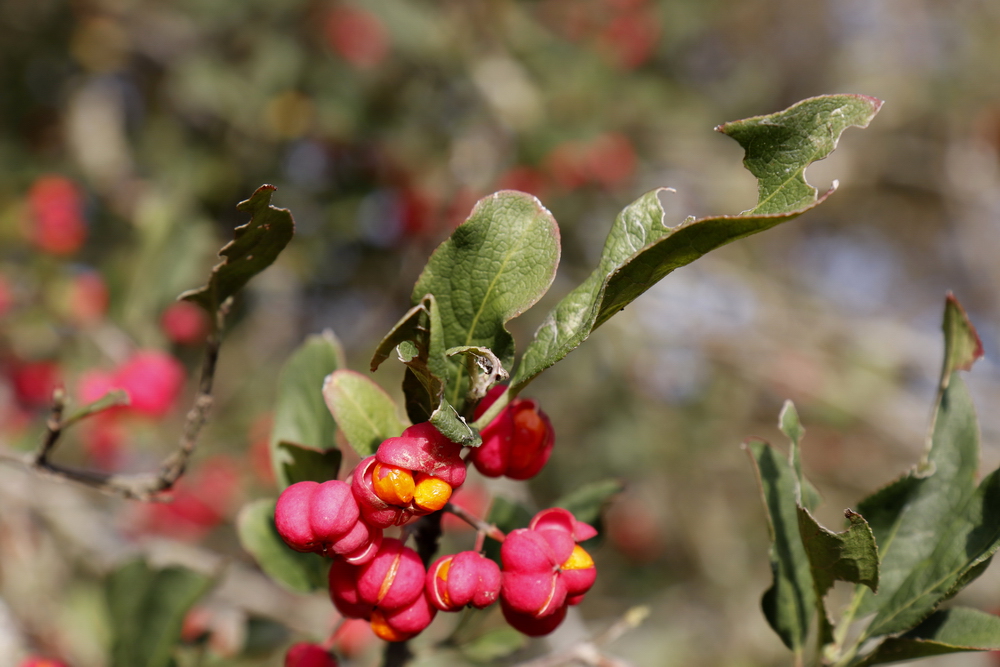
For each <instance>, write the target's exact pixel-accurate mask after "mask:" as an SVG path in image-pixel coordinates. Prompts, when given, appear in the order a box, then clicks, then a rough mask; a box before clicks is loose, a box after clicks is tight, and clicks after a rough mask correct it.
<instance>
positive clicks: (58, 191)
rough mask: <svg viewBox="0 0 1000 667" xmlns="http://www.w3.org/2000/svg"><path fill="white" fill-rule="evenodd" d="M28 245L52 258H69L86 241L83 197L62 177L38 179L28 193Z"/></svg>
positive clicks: (74, 186) (69, 181)
mask: <svg viewBox="0 0 1000 667" xmlns="http://www.w3.org/2000/svg"><path fill="white" fill-rule="evenodd" d="M28 209H29V213H30V216H31V232H30V233H31V241H32V242H33V243H34V244H35V245H36V246H37V247H38V248H39V249H41V250H43V251H45V252H48V253H52V254H53V255H71V254H73V253H74V252H76V251H77V250H78V249H79V248H80V246H81V245H83V242H84V240H85V239H86V237H87V226H86V223H85V222H84V219H83V212H82V197H81V194H80V191H79V188H78V187H77V186H76V184H75V183H74V182H73V181H71V180H69V179H68V178H66V177H64V176H58V175H50V176H41V177H39V178H38V179H36V180H35V182H34V184H32V186H31V189H30V190H28Z"/></svg>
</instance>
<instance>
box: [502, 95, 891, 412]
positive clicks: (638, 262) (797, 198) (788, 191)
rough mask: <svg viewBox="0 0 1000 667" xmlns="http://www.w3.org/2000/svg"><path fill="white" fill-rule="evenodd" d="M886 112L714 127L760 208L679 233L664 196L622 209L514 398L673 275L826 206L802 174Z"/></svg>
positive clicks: (860, 110)
mask: <svg viewBox="0 0 1000 667" xmlns="http://www.w3.org/2000/svg"><path fill="white" fill-rule="evenodd" d="M881 105H882V102H881V101H880V100H877V99H875V98H872V97H866V96H863V95H827V96H822V97H814V98H810V99H807V100H803V101H801V102H799V103H798V104H795V105H793V106H791V107H789V108H788V109H786V110H784V111H780V112H778V113H774V114H770V115H768V116H757V117H755V118H749V119H746V120H741V121H735V122H732V123H726V124H725V125H721V126H720V127H718V128H716V129H718V130H719V131H720V132H722V133H724V134H727V135H729V136H731V137H733V138H734V139H736V140H737V141H738V142H739V143H740V145H742V146H743V148H744V149H745V151H746V157H745V158H744V161H743V162H744V164H745V165H746V167H747V168H748V169H749V170H750V171H751V172H752V173H753V174H754V176H756V177H757V180H758V202H757V206H756V207H755V208H753V209H751V210H749V211H746V212H744V213H742V214H740V215H724V216H715V217H707V218H698V219H695V218H689V219H687V220H685V221H684V222H682V223H681V224H679V225H677V226H675V227H669V226H667V224H666V223H665V222H664V211H663V207H662V205H661V204H660V201H659V199H658V196H659V194H660V193H662V192H668V191H670V190H668V189H659V190H654V191H652V192H648V193H646V194H644V195H643V196H642V197H640V198H639V199H637V200H636V201H634V202H632V203H631V204H629V205H628V206H627V207H625V209H624V210H622V212H621V213H620V214H619V215H618V217H617V218H616V219H615V222H614V224H613V226H612V228H611V232H610V233H609V234H608V238H607V241H606V242H605V245H604V250H603V252H602V254H601V259H600V262H599V264H598V267H597V268H596V269H595V270H594V272H593V273H592V274H591V275H590V276H589V277H588V278H587V279H586V280H585V281H584V282H583V283H582V284H581V285H580V286H579V287H577V288H576V289H574V290H573V291H572V292H570V293H569V294H568V295H567V296H566V297H565V298H563V300H562V301H560V302H559V303H558V304H557V305H556V307H555V308H554V309H553V310H552V311H551V312H550V313H549V314H548V315H547V317H546V319H545V321H544V322H543V323H542V325H541V326H540V327H539V329H538V331H537V332H536V334H535V338H534V340H533V341H532V342H531V344H530V345H529V346H528V349H527V350H526V351H525V353H524V356H523V358H522V360H521V363H520V365H519V366H518V368H517V369H516V371H515V372H514V374H513V378H512V380H511V389H512V392H513V393H514V394H517V393H518V392H519V391H520V390H521V389H523V388H524V386H525V385H527V384H528V383H529V382H531V381H532V380H533V379H534V378H535V377H536V376H537V375H538V374H539V373H541V372H542V371H544V370H545V369H546V368H548V367H550V366H552V365H553V364H555V363H556V362H557V361H559V360H560V359H562V358H563V357H565V356H566V355H567V354H569V353H570V352H571V351H572V350H574V349H575V348H576V347H577V346H579V345H580V344H581V343H582V342H583V341H584V340H586V339H587V338H588V337H589V336H590V334H591V332H592V331H593V330H594V329H596V328H597V327H599V326H600V325H601V324H603V323H604V322H606V321H607V320H608V319H610V318H611V317H612V316H613V315H614V314H615V313H617V312H619V311H620V310H622V309H623V308H625V306H627V305H628V304H630V303H631V302H632V301H633V300H635V299H636V298H637V297H639V296H640V295H641V294H642V293H644V292H645V291H646V290H648V289H649V288H650V287H652V286H653V285H654V284H656V283H657V282H658V281H659V280H661V279H662V278H664V277H665V276H666V275H667V274H669V273H670V272H672V271H673V270H674V269H677V268H679V267H681V266H684V265H686V264H689V263H691V262H693V261H694V260H696V259H698V258H699V257H701V256H702V255H704V254H706V253H708V252H710V251H711V250H714V249H716V248H718V247H720V246H723V245H725V244H727V243H730V242H732V241H735V240H737V239H741V238H744V237H746V236H750V235H752V234H756V233H758V232H762V231H764V230H766V229H770V228H771V227H774V226H775V225H778V224H781V223H783V222H786V221H788V220H792V219H793V218H795V217H797V216H799V215H801V214H802V213H805V212H806V211H808V210H810V209H812V208H814V207H815V206H817V205H818V204H820V203H821V202H822V201H823V200H824V199H826V197H827V196H829V194H830V193H831V192H832V191H833V189H832V188H831V190H830V191H829V192H827V193H826V194H824V195H822V196H819V195H818V193H817V191H816V189H815V188H814V187H813V186H811V185H809V184H808V183H807V182H806V181H805V178H804V173H805V169H806V167H808V166H809V165H810V164H812V163H813V162H815V161H816V160H821V159H823V158H824V157H826V156H827V155H829V154H830V152H832V151H833V149H834V148H835V147H836V145H837V142H838V140H839V138H840V135H841V133H842V132H843V131H844V130H846V129H847V128H848V127H867V125H868V123H869V122H870V121H871V119H872V118H873V117H874V116H875V114H876V113H878V110H879V108H880V107H881ZM835 185H836V184H835Z"/></svg>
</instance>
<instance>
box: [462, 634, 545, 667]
mask: <svg viewBox="0 0 1000 667" xmlns="http://www.w3.org/2000/svg"><path fill="white" fill-rule="evenodd" d="M527 641H528V638H527V637H526V636H525V635H523V634H521V633H520V632H518V631H517V630H515V629H514V628H512V627H510V626H504V627H502V628H497V629H496V630H491V631H489V632H487V633H486V634H484V635H480V636H479V637H476V638H475V639H471V640H469V641H467V642H463V643H462V645H461V647H460V650H461V652H462V656H463V657H465V658H466V659H468V660H471V661H472V662H479V663H491V662H493V661H495V660H499V659H500V658H504V657H506V656H508V655H510V654H511V653H513V652H514V651H516V650H518V649H519V648H521V647H523V646H524V645H525V643H527Z"/></svg>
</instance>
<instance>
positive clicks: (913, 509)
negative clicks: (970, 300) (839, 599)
mask: <svg viewBox="0 0 1000 667" xmlns="http://www.w3.org/2000/svg"><path fill="white" fill-rule="evenodd" d="M943 328H944V334H945V362H944V365H943V367H944V369H945V370H947V369H949V368H951V369H953V370H952V371H951V374H950V375H949V377H948V378H943V379H942V381H941V386H940V389H939V393H938V399H937V405H936V408H935V412H934V416H933V418H932V419H933V425H932V429H931V434H930V443H929V448H928V451H927V453H926V454H925V456H924V458H923V460H922V461H921V462H920V464H919V465H918V466H917V467H916V468H915V469H914V470H912V471H910V472H909V473H908V474H907V475H906V476H904V477H903V478H901V479H899V480H897V481H896V482H894V483H893V484H891V485H889V486H888V487H886V488H884V489H882V490H880V491H878V492H876V493H875V494H874V495H872V496H870V497H869V498H866V499H865V500H863V501H862V502H861V503H860V504H859V505H858V511H859V512H860V513H861V514H862V515H863V516H864V517H865V518H866V519H867V520H868V523H869V525H870V526H871V528H872V531H873V532H874V534H875V540H876V542H877V543H878V545H879V553H880V556H881V558H882V566H881V580H880V586H881V593H880V594H879V596H878V597H872V596H870V595H868V594H867V593H866V592H865V591H858V592H857V594H858V595H859V596H861V598H862V600H861V603H860V604H859V606H858V616H859V617H860V616H864V615H868V614H870V613H871V612H873V611H876V610H882V611H886V612H887V613H890V614H891V613H892V610H889V609H888V608H887V605H890V604H901V603H900V602H897V603H891V602H890V601H891V600H892V599H893V596H894V595H895V594H896V592H897V590H898V589H899V587H900V586H901V585H902V584H903V581H904V580H906V579H907V578H908V577H910V576H911V573H913V572H914V569H915V568H917V567H918V566H919V565H920V564H921V563H923V562H924V561H925V560H926V559H927V558H929V557H930V555H931V553H932V551H933V549H934V548H935V546H936V542H937V540H936V539H934V538H928V536H940V535H942V534H943V533H944V532H945V531H947V530H949V529H950V528H951V525H952V523H953V521H954V519H955V517H956V515H957V513H958V512H959V510H960V508H961V507H962V506H963V505H964V504H965V503H966V501H967V499H968V498H969V496H970V495H971V494H972V493H973V490H974V489H975V478H976V475H977V471H978V468H979V426H978V424H977V421H976V414H975V408H974V406H973V404H972V399H971V398H970V396H969V394H968V390H967V389H966V388H965V384H964V383H963V382H962V379H961V377H960V374H959V370H960V369H962V368H963V367H965V366H966V363H965V362H968V363H971V362H972V361H974V360H975V358H976V357H975V354H963V353H957V352H956V350H961V349H965V350H974V349H975V348H976V345H974V344H971V343H972V341H977V342H978V336H977V335H976V333H975V329H974V328H973V327H972V324H971V323H969V321H968V320H967V319H966V318H965V317H964V312H963V311H962V310H961V307H960V306H959V305H958V303H957V301H955V300H954V298H953V297H949V299H948V301H947V303H946V305H945V315H944V327H943ZM929 611H930V610H929V609H928V610H926V612H929ZM880 614H881V611H880ZM917 620H919V619H917ZM903 629H904V630H905V629H907V628H903Z"/></svg>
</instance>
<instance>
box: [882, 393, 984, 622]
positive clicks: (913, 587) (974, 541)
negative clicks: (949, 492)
mask: <svg viewBox="0 0 1000 667" xmlns="http://www.w3.org/2000/svg"><path fill="white" fill-rule="evenodd" d="M956 382H957V381H956V378H955V377H954V376H953V377H952V383H953V385H954V384H955V383H956ZM925 540H926V541H928V542H930V543H931V544H932V545H933V550H932V551H931V552H930V554H929V555H928V557H927V559H926V560H924V561H921V562H919V563H917V564H915V565H914V566H913V569H912V570H911V571H910V573H909V574H908V576H907V577H906V579H904V580H903V582H902V583H901V584H900V586H899V588H897V589H896V591H895V593H894V594H893V595H892V597H890V598H889V599H888V600H886V601H884V602H882V604H881V605H880V606H879V610H878V613H877V614H876V615H875V618H874V619H872V622H871V625H869V626H868V628H867V630H866V631H865V635H866V636H868V637H877V636H881V635H889V634H895V633H898V632H904V631H906V630H909V629H910V628H912V627H914V626H915V625H917V624H918V623H920V622H921V621H922V620H923V619H924V618H926V617H927V616H928V615H929V614H930V613H931V612H932V611H933V610H934V609H935V608H936V607H937V606H938V605H939V604H940V603H941V602H942V601H944V600H946V599H948V598H949V597H951V596H953V595H954V594H955V593H956V592H957V587H958V586H960V585H962V584H967V583H968V582H969V581H971V580H972V578H970V576H969V575H970V573H975V574H979V573H981V568H980V567H979V566H980V565H981V564H982V563H984V562H986V561H987V560H988V559H989V558H990V557H992V556H993V554H994V553H996V551H997V549H998V548H1000V471H995V472H993V473H991V474H990V475H989V476H987V477H986V478H985V479H984V480H983V482H982V483H981V484H980V485H979V487H978V488H977V489H976V492H975V493H974V494H973V495H972V496H971V497H969V498H968V499H967V501H966V502H965V503H964V504H963V506H962V507H961V508H960V509H959V510H958V511H957V512H955V513H954V514H952V515H951V516H950V519H949V521H948V522H947V523H946V524H945V525H944V526H942V527H940V529H939V530H938V532H936V533H934V534H933V535H928V536H926V537H925Z"/></svg>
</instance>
